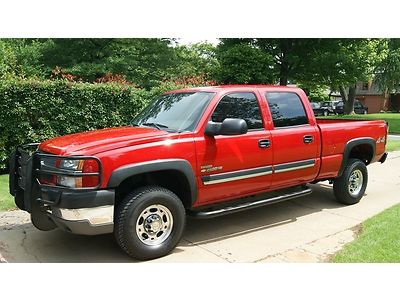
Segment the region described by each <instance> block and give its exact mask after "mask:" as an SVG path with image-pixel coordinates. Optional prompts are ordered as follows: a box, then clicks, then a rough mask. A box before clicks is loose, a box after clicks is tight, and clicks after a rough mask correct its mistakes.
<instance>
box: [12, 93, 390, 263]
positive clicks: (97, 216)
mask: <svg viewBox="0 0 400 300" xmlns="http://www.w3.org/2000/svg"><path fill="white" fill-rule="evenodd" d="M387 130H388V125H387V123H386V122H385V121H353V120H330V119H323V120H316V119H315V117H314V113H313V110H312V107H311V105H310V103H309V101H308V99H307V96H306V95H305V93H304V92H303V91H302V90H301V89H298V88H289V87H283V86H263V85H261V86H251V85H243V86H218V87H201V88H189V89H182V90H175V91H171V92H167V93H165V94H163V95H161V96H160V97H159V98H158V99H156V100H155V101H154V102H152V103H151V104H150V105H149V106H148V107H147V108H145V109H144V110H143V111H142V112H141V113H140V114H138V115H137V116H136V117H135V118H134V119H133V121H132V124H130V125H129V126H125V127H119V128H109V129H102V130H96V131H89V132H84V133H77V134H71V135H67V136H62V137H57V138H53V139H50V140H47V141H44V142H42V143H41V144H27V145H21V146H18V147H17V149H16V150H15V151H14V152H13V154H12V155H11V159H10V193H11V194H12V195H14V197H15V202H16V205H17V206H18V207H19V208H20V209H22V210H26V211H28V212H29V213H30V215H31V220H32V223H33V224H34V226H36V227H37V228H38V229H41V230H51V229H54V228H60V229H63V230H66V231H69V232H72V233H76V234H86V235H94V234H106V233H113V234H114V236H115V239H116V241H117V243H118V244H119V246H120V247H121V248H122V249H123V250H124V251H125V252H126V253H127V254H128V255H130V256H132V257H134V258H137V259H141V260H146V259H152V258H156V257H160V256H163V255H166V254H168V253H169V252H170V251H172V250H173V249H174V247H175V246H176V245H177V244H178V242H179V241H180V239H181V237H182V234H183V232H184V229H185V223H186V216H187V215H190V216H192V217H197V218H209V217H214V216H220V215H224V214H228V213H232V212H235V211H241V210H245V209H249V208H255V207H258V206H260V205H265V204H270V203H275V202H278V201H282V200H286V199H292V198H294V197H298V196H303V195H307V194H309V193H310V192H311V189H310V187H309V185H307V184H309V183H316V182H318V181H323V180H329V181H330V182H331V183H333V193H334V195H335V197H336V199H337V200H338V201H339V202H341V203H343V204H355V203H357V202H359V201H360V199H361V197H362V196H363V195H364V192H365V189H366V187H367V181H368V173H367V168H366V166H367V165H368V164H370V163H374V162H378V161H379V162H381V163H383V162H384V161H385V159H386V156H387V153H385V145H386V137H387Z"/></svg>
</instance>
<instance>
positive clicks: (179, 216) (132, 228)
mask: <svg viewBox="0 0 400 300" xmlns="http://www.w3.org/2000/svg"><path fill="white" fill-rule="evenodd" d="M185 224H186V214H185V208H184V207H183V204H182V202H181V200H180V199H179V198H178V196H176V195H175V194H174V193H172V192H171V191H170V190H167V189H165V188H162V187H158V186H148V187H144V188H140V189H137V190H135V191H133V192H132V193H131V194H129V195H128V196H127V197H126V198H125V199H124V200H123V201H122V202H121V203H120V205H118V207H117V209H116V215H115V228H114V235H115V239H116V240H117V243H118V244H119V246H120V247H121V248H122V249H123V250H124V251H125V252H126V253H127V254H128V255H130V256H131V257H133V258H136V259H140V260H147V259H153V258H157V257H161V256H164V255H166V254H168V253H169V252H171V251H172V250H173V249H174V248H175V246H176V245H177V244H178V242H179V241H180V239H181V237H182V234H183V231H184V228H185Z"/></svg>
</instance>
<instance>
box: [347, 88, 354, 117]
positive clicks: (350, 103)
mask: <svg viewBox="0 0 400 300" xmlns="http://www.w3.org/2000/svg"><path fill="white" fill-rule="evenodd" d="M355 97H356V85H352V86H350V87H349V94H348V98H347V101H346V102H345V104H344V114H345V115H354V100H355Z"/></svg>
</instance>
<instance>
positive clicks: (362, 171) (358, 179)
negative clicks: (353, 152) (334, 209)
mask: <svg viewBox="0 0 400 300" xmlns="http://www.w3.org/2000/svg"><path fill="white" fill-rule="evenodd" d="M367 183H368V171H367V167H366V166H365V164H364V163H363V162H362V161H361V160H359V159H350V160H349V161H348V163H347V165H346V167H345V169H344V171H343V174H342V176H340V177H338V178H336V179H335V181H334V182H333V193H334V194H335V197H336V200H337V201H338V202H340V203H343V204H347V205H351V204H356V203H358V202H359V201H360V199H361V198H362V196H364V193H365V189H366V188H367Z"/></svg>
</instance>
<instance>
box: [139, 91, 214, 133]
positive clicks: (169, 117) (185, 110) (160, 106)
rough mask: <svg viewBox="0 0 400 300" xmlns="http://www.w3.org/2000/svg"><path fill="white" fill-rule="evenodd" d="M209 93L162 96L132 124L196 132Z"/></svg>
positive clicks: (209, 95) (209, 96) (209, 98)
mask: <svg viewBox="0 0 400 300" xmlns="http://www.w3.org/2000/svg"><path fill="white" fill-rule="evenodd" d="M213 96H214V93H209V92H183V93H169V94H165V95H162V96H161V97H159V98H158V99H157V100H155V101H153V102H152V103H150V104H149V105H148V106H147V107H146V108H145V109H144V110H143V111H142V112H141V113H139V114H138V115H137V116H136V117H135V118H134V120H133V121H132V124H135V125H137V126H150V125H153V126H155V127H157V128H162V129H163V130H167V131H186V130H188V131H194V129H195V127H196V126H197V123H198V122H199V120H200V118H201V116H202V115H203V112H204V110H205V108H206V107H207V105H208V103H209V102H210V100H211V99H212V97H213Z"/></svg>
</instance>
